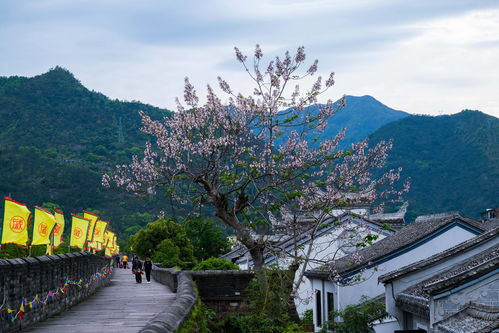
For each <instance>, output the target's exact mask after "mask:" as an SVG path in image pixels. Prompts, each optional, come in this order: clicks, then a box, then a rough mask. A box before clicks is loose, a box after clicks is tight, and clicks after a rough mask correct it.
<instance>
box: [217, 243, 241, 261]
mask: <svg viewBox="0 0 499 333" xmlns="http://www.w3.org/2000/svg"><path fill="white" fill-rule="evenodd" d="M247 252H248V249H246V247H244V246H242V245H238V246H237V245H236V247H235V248H234V249H232V251H230V252H227V253H226V254H223V255H221V256H220V258H221V259H225V260H229V261H231V260H232V259H237V258H239V257H242V256H244V255H245V254H246V253H247Z"/></svg>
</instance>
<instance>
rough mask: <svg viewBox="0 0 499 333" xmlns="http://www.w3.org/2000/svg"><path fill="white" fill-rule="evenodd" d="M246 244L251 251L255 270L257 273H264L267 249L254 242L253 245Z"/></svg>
mask: <svg viewBox="0 0 499 333" xmlns="http://www.w3.org/2000/svg"><path fill="white" fill-rule="evenodd" d="M248 245H249V244H244V246H246V247H247V248H248V249H249V252H250V255H251V259H252V260H253V269H254V270H255V272H256V273H261V272H262V271H263V265H264V261H263V251H264V249H265V247H264V246H263V244H258V243H256V242H254V243H253V244H251V245H249V246H248Z"/></svg>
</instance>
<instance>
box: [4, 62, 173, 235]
mask: <svg viewBox="0 0 499 333" xmlns="http://www.w3.org/2000/svg"><path fill="white" fill-rule="evenodd" d="M139 110H144V111H146V112H147V113H148V114H150V115H151V117H153V118H155V119H160V118H162V117H163V116H167V115H168V114H169V111H167V110H161V109H159V108H155V107H152V106H149V105H145V104H142V103H138V102H122V101H118V100H110V99H109V98H107V97H106V96H104V95H102V94H100V93H97V92H94V91H90V90H88V89H86V88H85V87H84V86H83V85H81V83H80V82H79V81H78V80H77V79H75V78H74V76H73V75H72V74H71V73H70V72H68V71H67V70H65V69H63V68H60V67H56V68H55V69H53V70H51V71H49V72H48V73H45V74H43V75H39V76H35V77H33V78H25V77H8V78H6V77H0V119H1V120H2V121H0V174H1V175H2V181H1V182H0V195H2V197H3V196H12V197H13V198H15V199H16V200H18V201H20V202H23V203H26V204H28V205H29V206H31V207H32V206H34V205H41V204H42V203H44V202H53V203H56V204H59V205H60V206H61V208H62V209H63V210H64V211H65V213H66V216H67V219H69V214H70V213H79V212H81V211H82V210H83V209H92V210H98V211H100V212H101V214H102V216H103V218H105V219H110V220H111V221H112V222H113V223H112V224H113V226H114V227H117V228H118V231H119V232H124V231H125V230H126V229H127V228H130V227H133V226H134V225H135V224H140V225H145V223H146V222H150V221H151V220H152V217H151V216H147V215H146V216H144V215H143V214H141V213H143V212H149V213H151V214H155V213H158V212H159V211H160V210H163V211H166V212H169V210H170V208H171V206H170V205H169V204H168V201H167V200H166V199H165V198H162V200H160V202H158V200H154V201H153V200H138V199H137V198H132V197H130V196H129V195H127V194H125V193H121V192H116V191H111V190H107V189H104V188H103V187H102V186H101V185H100V184H101V177H102V173H103V172H105V171H107V170H109V169H110V168H112V167H114V165H116V164H118V163H123V162H127V161H129V159H130V157H131V156H132V154H137V153H140V152H141V151H142V147H143V146H144V142H145V141H146V140H147V136H146V135H144V134H142V133H141V132H140V131H139V129H140V126H141V125H140V117H139V114H138V111H139ZM133 229H134V230H136V228H133Z"/></svg>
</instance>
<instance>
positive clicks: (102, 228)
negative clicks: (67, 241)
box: [93, 220, 107, 243]
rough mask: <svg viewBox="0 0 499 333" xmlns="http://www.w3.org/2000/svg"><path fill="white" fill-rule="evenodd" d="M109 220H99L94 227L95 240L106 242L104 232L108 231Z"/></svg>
mask: <svg viewBox="0 0 499 333" xmlns="http://www.w3.org/2000/svg"><path fill="white" fill-rule="evenodd" d="M106 228H107V222H106V221H101V220H98V221H97V222H96V223H95V228H94V238H93V240H94V242H99V243H104V234H105V232H106Z"/></svg>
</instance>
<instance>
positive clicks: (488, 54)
mask: <svg viewBox="0 0 499 333" xmlns="http://www.w3.org/2000/svg"><path fill="white" fill-rule="evenodd" d="M498 9H499V3H498V2H497V1H477V0H470V1H466V0H441V1H438V2H437V1H433V0H420V1H404V2H401V1H398V0H359V1H347V0H337V1H330V0H254V1H251V2H243V1H234V0H211V1H203V0H186V1H174V0H148V1H141V2H137V1H131V0H107V1H98V0H72V1H67V0H36V1H35V0H31V1H29V0H28V1H22V2H20V1H9V0H0V47H1V48H2V52H1V53H0V75H28V76H31V75H35V74H39V73H42V72H45V71H46V70H48V69H49V68H51V67H54V66H56V65H61V66H63V67H66V68H68V69H69V70H71V71H73V72H74V73H75V75H76V76H77V77H78V78H80V79H81V81H82V82H83V83H84V84H86V85H87V86H89V88H91V89H95V90H98V91H101V92H103V93H105V94H107V95H109V96H110V97H112V98H116V97H117V98H120V99H128V100H130V99H136V100H142V101H144V102H148V103H152V104H155V105H158V106H165V105H166V106H169V107H172V106H173V105H174V103H173V101H174V97H175V96H179V95H182V82H183V78H184V76H189V77H190V78H191V80H192V81H193V82H194V83H196V84H197V85H198V86H199V87H202V86H204V84H206V83H211V84H215V83H216V77H217V75H222V76H224V77H226V78H227V79H228V80H232V81H234V82H236V83H237V84H238V86H239V88H240V89H242V90H245V91H246V90H248V89H250V86H249V84H248V82H247V80H246V77H245V76H244V72H241V67H240V64H239V63H238V62H237V61H235V60H234V52H233V47H234V46H238V47H240V48H241V49H242V50H243V51H245V52H246V53H249V54H252V52H253V48H254V45H255V44H256V43H260V44H261V45H262V47H263V49H264V52H265V53H266V55H267V56H268V57H273V56H275V55H279V54H282V53H283V51H284V50H287V49H289V50H290V51H294V50H296V47H298V46H300V45H304V46H305V47H306V50H307V54H308V56H309V58H310V60H313V59H314V58H318V59H319V60H320V65H321V66H320V69H321V73H323V74H327V73H328V72H329V71H331V70H334V71H335V72H336V73H337V82H338V86H337V87H336V88H335V89H333V91H332V92H331V93H329V94H328V95H327V96H325V97H330V98H336V97H338V96H340V95H341V94H343V93H346V94H357V95H364V94H371V95H373V96H375V97H376V98H378V99H380V100H381V101H382V102H386V103H388V104H390V105H391V106H393V107H395V108H400V109H405V110H407V111H412V112H418V113H423V112H428V113H431V112H434V109H445V110H448V111H449V112H458V111H459V108H460V107H461V105H464V104H466V100H468V101H469V104H470V105H469V107H470V108H471V107H473V105H476V106H478V107H477V108H479V107H483V108H485V109H484V111H486V112H489V113H495V114H496V115H497V114H498V113H497V112H499V105H497V104H496V102H494V100H495V97H492V96H493V95H492V94H491V91H492V90H493V89H492V86H493V85H494V83H493V81H494V80H496V79H497V77H496V76H495V75H494V74H493V73H492V72H494V71H492V70H491V68H497V67H498V66H499V63H498V62H499V60H496V59H498V56H497V52H498V50H497V46H498V45H499V41H498V40H497V36H498V35H499V28H498V27H497V19H496V17H498V16H497V15H498ZM322 71H323V72H322ZM496 82H497V81H496ZM466 83H469V84H470V85H472V87H466ZM465 88H467V89H468V90H469V92H466V91H465V90H466V89H465ZM471 91H472V92H473V93H471ZM453 93H454V94H455V93H459V98H456V100H458V99H459V100H460V101H462V102H458V103H454V104H453V103H452V94H453ZM429 100H431V101H432V102H431V103H427V102H422V101H429ZM479 100H482V101H484V103H483V106H482V104H480V103H479ZM440 104H441V105H440Z"/></svg>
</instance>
